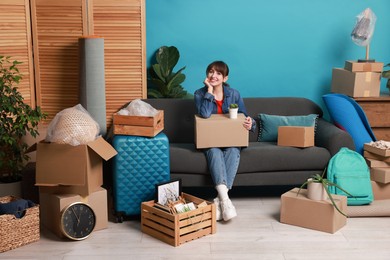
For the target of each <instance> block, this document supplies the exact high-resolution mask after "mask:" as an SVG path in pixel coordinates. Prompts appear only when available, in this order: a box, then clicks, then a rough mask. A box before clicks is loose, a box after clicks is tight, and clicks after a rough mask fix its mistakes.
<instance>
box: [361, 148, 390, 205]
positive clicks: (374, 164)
mask: <svg viewBox="0 0 390 260" xmlns="http://www.w3.org/2000/svg"><path fill="white" fill-rule="evenodd" d="M364 157H365V159H366V161H367V164H368V166H369V167H370V175H371V184H372V190H373V192H374V199H375V200H382V199H390V149H381V148H378V147H374V146H372V145H370V144H364Z"/></svg>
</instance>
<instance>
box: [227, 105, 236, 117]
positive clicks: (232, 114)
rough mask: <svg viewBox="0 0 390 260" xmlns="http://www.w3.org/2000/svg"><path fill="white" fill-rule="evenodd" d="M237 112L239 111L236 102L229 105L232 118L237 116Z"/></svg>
mask: <svg viewBox="0 0 390 260" xmlns="http://www.w3.org/2000/svg"><path fill="white" fill-rule="evenodd" d="M237 113H238V105H237V104H235V103H232V104H230V105H229V117H230V118H231V119H235V118H237Z"/></svg>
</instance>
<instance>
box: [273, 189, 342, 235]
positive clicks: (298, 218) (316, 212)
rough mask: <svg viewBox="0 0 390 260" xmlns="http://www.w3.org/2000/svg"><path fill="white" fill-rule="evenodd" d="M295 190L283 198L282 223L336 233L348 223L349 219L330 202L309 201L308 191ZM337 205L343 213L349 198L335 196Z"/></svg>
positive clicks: (283, 195) (285, 194)
mask: <svg viewBox="0 0 390 260" xmlns="http://www.w3.org/2000/svg"><path fill="white" fill-rule="evenodd" d="M298 190H299V188H294V189H292V190H290V191H288V192H286V193H284V194H282V197H281V210H280V222H282V223H285V224H290V225H294V226H299V227H303V228H310V229H315V230H318V231H323V232H328V233H335V232H336V231H337V230H339V229H340V228H342V227H343V226H345V225H346V223H347V218H346V217H345V216H344V215H342V214H341V213H340V212H338V211H337V210H336V209H335V208H334V206H333V205H332V202H331V201H330V200H322V201H315V200H311V199H308V198H307V196H306V194H307V190H305V189H301V192H300V193H299V195H298ZM333 198H334V200H335V203H336V205H337V206H338V208H339V209H340V210H341V211H342V212H346V209H347V197H345V196H340V195H333Z"/></svg>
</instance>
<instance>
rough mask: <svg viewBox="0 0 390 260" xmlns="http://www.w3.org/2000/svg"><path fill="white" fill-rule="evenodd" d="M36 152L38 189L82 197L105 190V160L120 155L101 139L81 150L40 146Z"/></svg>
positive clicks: (58, 145)
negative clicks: (103, 162) (55, 189)
mask: <svg viewBox="0 0 390 260" xmlns="http://www.w3.org/2000/svg"><path fill="white" fill-rule="evenodd" d="M36 149H37V163H36V185H38V186H48V187H57V188H58V189H61V191H60V192H62V193H64V192H68V193H69V192H70V193H73V192H74V193H75V194H80V195H82V196H86V195H88V194H90V193H92V192H94V191H96V190H97V189H98V188H99V187H100V186H102V184H103V164H102V159H104V160H108V159H110V158H112V157H113V156H115V155H116V154H117V152H116V151H115V149H114V148H113V147H112V146H111V145H110V144H109V143H107V142H106V141H105V140H104V139H103V138H101V137H100V138H98V139H96V140H95V141H93V142H90V143H88V144H85V145H78V146H72V145H68V144H58V143H46V142H39V143H38V144H37V147H36ZM58 186H60V187H62V188H59V187H58Z"/></svg>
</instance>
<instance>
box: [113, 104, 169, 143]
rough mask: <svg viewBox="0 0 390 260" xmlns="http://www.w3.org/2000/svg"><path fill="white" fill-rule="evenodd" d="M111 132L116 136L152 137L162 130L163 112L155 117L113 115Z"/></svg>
mask: <svg viewBox="0 0 390 260" xmlns="http://www.w3.org/2000/svg"><path fill="white" fill-rule="evenodd" d="M113 123H114V127H113V131H114V134H117V135H138V136H147V137H154V136H156V135H157V134H158V133H160V132H161V131H162V130H163V129H164V111H163V110H159V112H158V113H157V114H156V115H155V116H124V115H118V114H114V118H113Z"/></svg>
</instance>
